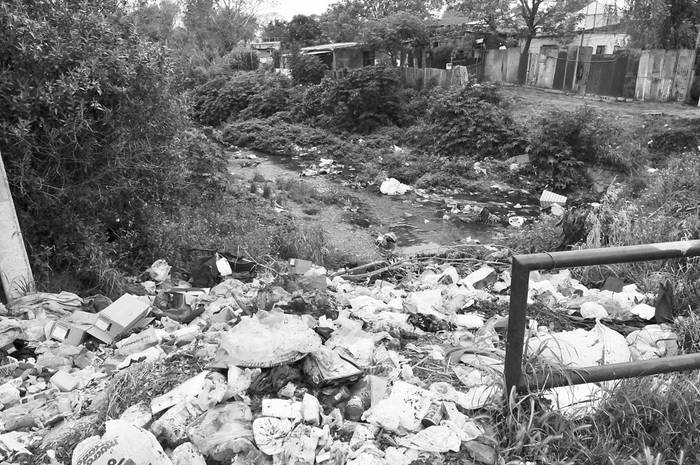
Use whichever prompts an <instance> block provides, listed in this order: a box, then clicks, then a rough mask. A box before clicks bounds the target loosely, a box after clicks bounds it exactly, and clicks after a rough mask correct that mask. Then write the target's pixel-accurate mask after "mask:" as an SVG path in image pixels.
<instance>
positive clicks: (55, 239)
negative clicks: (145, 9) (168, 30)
mask: <svg viewBox="0 0 700 465" xmlns="http://www.w3.org/2000/svg"><path fill="white" fill-rule="evenodd" d="M119 4H120V2H117V1H116V0H105V1H100V2H96V1H82V2H68V1H62V2H26V1H24V0H8V1H5V2H2V4H0V49H2V50H3V52H2V53H3V58H2V59H1V60H0V108H2V111H0V152H1V153H2V157H3V160H4V162H5V166H6V169H7V174H8V177H9V180H10V187H11V191H12V194H13V196H14V200H15V206H16V209H17V211H18V215H19V218H20V222H21V226H22V229H23V231H24V239H25V241H26V242H27V245H28V251H29V255H30V258H31V260H32V263H33V266H34V268H35V271H36V273H37V275H38V276H39V278H41V275H42V273H43V272H44V271H45V272H49V271H52V272H60V271H62V270H73V271H76V272H78V271H80V270H82V269H87V268H90V269H93V270H96V269H97V270H101V272H104V271H105V270H109V269H112V268H113V267H114V266H115V264H116V263H123V260H124V255H125V254H124V253H123V252H124V250H125V249H121V248H120V247H121V244H122V243H123V241H127V242H129V241H133V242H138V241H140V238H138V237H137V235H138V232H136V228H135V226H134V225H136V224H138V223H140V222H145V221H147V218H145V217H144V207H145V205H148V204H150V203H153V202H158V201H159V200H160V199H162V198H163V197H164V196H165V195H166V193H169V192H172V191H173V188H174V187H176V186H175V184H176V183H177V179H178V173H179V170H180V167H179V165H178V163H179V160H178V158H177V157H176V156H175V155H174V153H173V152H172V150H171V146H172V138H173V135H174V134H176V133H177V132H178V131H180V128H181V123H182V119H181V117H180V114H179V108H178V106H177V104H178V100H177V98H176V97H175V96H173V95H171V94H170V91H169V69H170V64H169V61H168V59H167V54H166V53H165V50H164V49H163V48H160V47H158V46H156V45H154V44H151V43H147V42H141V41H140V40H139V37H138V36H137V34H136V33H135V32H134V30H133V26H132V25H131V24H130V22H129V21H127V20H126V19H125V13H124V11H123V10H122V9H121V8H120V6H119Z"/></svg>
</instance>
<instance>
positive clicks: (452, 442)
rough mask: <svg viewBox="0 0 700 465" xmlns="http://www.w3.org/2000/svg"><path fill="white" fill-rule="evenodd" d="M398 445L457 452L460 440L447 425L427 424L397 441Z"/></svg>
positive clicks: (424, 449) (439, 451)
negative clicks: (425, 426)
mask: <svg viewBox="0 0 700 465" xmlns="http://www.w3.org/2000/svg"><path fill="white" fill-rule="evenodd" d="M397 442H398V444H399V445H400V446H404V447H408V448H411V449H418V450H421V451H424V452H437V453H442V452H449V451H453V452H459V446H460V445H461V444H462V441H461V439H460V437H459V435H458V434H457V433H456V432H455V431H454V430H453V429H452V428H450V427H449V426H442V425H441V426H429V427H427V428H426V429H424V430H421V431H419V432H417V433H415V434H412V435H410V436H406V437H405V438H399V440H398V441H397Z"/></svg>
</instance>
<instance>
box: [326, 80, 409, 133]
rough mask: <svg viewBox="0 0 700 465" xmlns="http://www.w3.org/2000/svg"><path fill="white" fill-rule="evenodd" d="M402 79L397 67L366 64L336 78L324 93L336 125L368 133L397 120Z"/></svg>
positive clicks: (399, 111)
mask: <svg viewBox="0 0 700 465" xmlns="http://www.w3.org/2000/svg"><path fill="white" fill-rule="evenodd" d="M400 90H401V82H400V80H399V77H398V74H397V72H396V70H394V69H392V68H389V67H385V66H366V67H364V68H358V69H354V70H351V71H350V72H349V73H348V74H347V75H346V76H345V77H342V78H338V79H337V80H336V81H335V82H334V83H333V85H331V86H330V88H329V89H328V92H327V93H326V94H325V96H324V97H325V99H326V101H325V105H324V107H325V108H331V109H333V122H334V124H335V126H336V127H338V128H341V129H348V130H351V131H359V132H369V131H371V130H373V129H375V128H378V127H379V126H383V125H387V124H392V123H396V122H398V121H399V120H400V115H401V99H400Z"/></svg>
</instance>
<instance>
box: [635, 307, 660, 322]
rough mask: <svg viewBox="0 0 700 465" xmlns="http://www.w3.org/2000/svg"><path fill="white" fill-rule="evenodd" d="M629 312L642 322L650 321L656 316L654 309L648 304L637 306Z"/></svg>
mask: <svg viewBox="0 0 700 465" xmlns="http://www.w3.org/2000/svg"><path fill="white" fill-rule="evenodd" d="M630 312H632V314H633V315H637V316H638V317H639V318H641V319H643V320H651V319H652V318H654V316H655V315H656V309H655V308H654V307H652V306H651V305H648V304H637V305H635V306H634V307H632V310H630Z"/></svg>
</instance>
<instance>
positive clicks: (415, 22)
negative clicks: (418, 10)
mask: <svg viewBox="0 0 700 465" xmlns="http://www.w3.org/2000/svg"><path fill="white" fill-rule="evenodd" d="M364 39H365V42H366V43H367V44H369V45H370V46H371V47H372V48H373V49H374V50H377V51H382V52H386V53H388V54H389V56H390V57H391V61H392V63H393V64H396V60H397V59H398V58H399V57H400V56H401V55H402V54H403V53H404V52H406V50H407V49H409V48H414V47H421V46H425V45H427V44H428V43H429V35H428V29H427V26H426V23H425V21H423V20H422V19H420V18H418V17H417V16H414V15H412V14H410V13H406V12H399V13H396V14H393V15H391V16H387V17H386V18H382V19H380V20H378V21H369V22H368V23H367V24H366V26H365V29H364Z"/></svg>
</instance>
